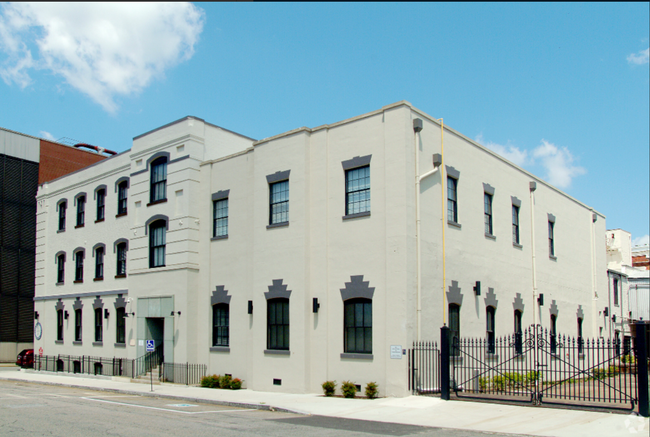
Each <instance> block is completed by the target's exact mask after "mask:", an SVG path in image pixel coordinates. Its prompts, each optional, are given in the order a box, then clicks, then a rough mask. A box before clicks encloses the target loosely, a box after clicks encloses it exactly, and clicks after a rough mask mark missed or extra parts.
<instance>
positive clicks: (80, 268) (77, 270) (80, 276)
mask: <svg viewBox="0 0 650 437" xmlns="http://www.w3.org/2000/svg"><path fill="white" fill-rule="evenodd" d="M84 255H85V254H84V251H83V250H79V251H77V252H75V254H74V282H83V281H84V257H85V256H84Z"/></svg>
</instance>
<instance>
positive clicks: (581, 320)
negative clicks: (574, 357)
mask: <svg viewBox="0 0 650 437" xmlns="http://www.w3.org/2000/svg"><path fill="white" fill-rule="evenodd" d="M577 322H578V353H579V354H581V353H583V346H584V340H583V339H582V322H583V319H582V317H578V320H577Z"/></svg>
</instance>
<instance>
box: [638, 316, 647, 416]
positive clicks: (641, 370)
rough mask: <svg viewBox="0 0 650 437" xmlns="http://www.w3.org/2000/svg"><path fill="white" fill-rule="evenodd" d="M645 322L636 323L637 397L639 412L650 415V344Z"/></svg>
mask: <svg viewBox="0 0 650 437" xmlns="http://www.w3.org/2000/svg"><path fill="white" fill-rule="evenodd" d="M647 327H648V325H647V324H645V323H636V327H635V328H636V329H635V330H636V338H635V343H636V372H637V380H636V383H637V384H636V386H637V399H638V401H639V414H640V415H642V416H643V417H650V405H649V404H648V346H647V341H648V339H647V337H646V335H647V333H646V329H647Z"/></svg>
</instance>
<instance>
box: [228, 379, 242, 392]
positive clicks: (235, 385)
mask: <svg viewBox="0 0 650 437" xmlns="http://www.w3.org/2000/svg"><path fill="white" fill-rule="evenodd" d="M242 382H243V381H242V380H241V379H239V378H235V379H233V380H232V382H231V383H230V388H231V389H233V390H239V389H240V388H241V384H242Z"/></svg>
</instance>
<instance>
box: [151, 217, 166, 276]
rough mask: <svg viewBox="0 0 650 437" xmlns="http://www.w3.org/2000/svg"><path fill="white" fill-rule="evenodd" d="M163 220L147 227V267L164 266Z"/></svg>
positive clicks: (164, 225)
mask: <svg viewBox="0 0 650 437" xmlns="http://www.w3.org/2000/svg"><path fill="white" fill-rule="evenodd" d="M166 226H167V224H166V223H165V222H164V221H163V220H158V221H156V222H154V223H153V224H152V225H151V226H150V227H149V267H150V268H153V267H164V266H165V228H166Z"/></svg>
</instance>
